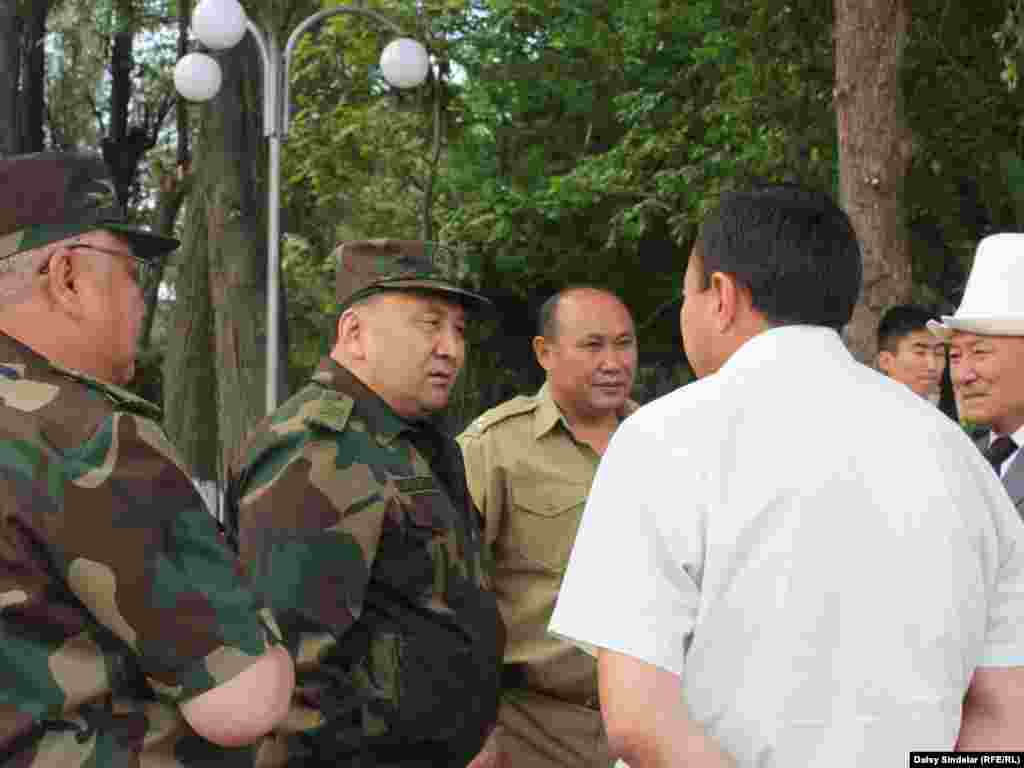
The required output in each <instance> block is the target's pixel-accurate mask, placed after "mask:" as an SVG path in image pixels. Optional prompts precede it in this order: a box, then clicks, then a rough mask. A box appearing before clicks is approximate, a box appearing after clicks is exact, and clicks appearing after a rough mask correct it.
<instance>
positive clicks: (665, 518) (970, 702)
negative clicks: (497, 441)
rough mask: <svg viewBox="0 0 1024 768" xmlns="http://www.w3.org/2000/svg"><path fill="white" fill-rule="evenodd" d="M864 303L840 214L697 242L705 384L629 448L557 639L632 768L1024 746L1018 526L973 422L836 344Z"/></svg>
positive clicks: (696, 341)
mask: <svg viewBox="0 0 1024 768" xmlns="http://www.w3.org/2000/svg"><path fill="white" fill-rule="evenodd" d="M860 283H861V259H860V251H859V248H858V246H857V242H856V237H855V235H854V233H853V230H852V228H851V226H850V224H849V221H848V220H847V218H846V216H845V214H843V213H842V211H840V210H839V209H838V208H837V207H836V206H835V204H834V203H832V201H831V200H829V199H828V198H827V197H825V196H824V195H819V194H817V193H813V192H810V191H807V190H803V189H801V188H798V187H793V186H789V185H783V186H775V187H767V188H761V189H758V190H754V191H752V192H746V193H732V194H729V195H727V196H725V197H723V200H722V203H721V206H720V208H719V210H718V211H717V212H716V213H714V214H712V215H711V216H710V217H709V218H708V219H707V220H706V221H705V222H704V224H703V226H702V229H701V232H700V236H699V238H698V242H697V244H696V246H695V247H694V249H693V253H692V254H691V256H690V259H689V264H688V265H687V270H686V276H685V280H684V295H685V299H684V302H683V307H682V309H681V311H680V322H681V325H682V333H683V342H684V345H685V347H686V353H687V356H688V358H689V360H690V363H691V365H692V366H693V368H694V371H695V372H696V373H697V374H698V376H700V377H702V378H701V379H700V380H699V381H697V382H696V383H694V384H691V385H689V386H686V387H684V388H682V389H679V390H677V391H675V392H673V393H671V394H669V395H667V396H665V397H663V398H660V399H659V400H656V401H655V402H653V403H651V404H650V405H647V406H645V407H643V408H641V409H640V410H639V411H637V412H636V413H635V414H634V415H633V416H631V417H630V418H629V419H627V420H626V421H625V422H624V423H623V424H622V426H620V428H619V429H618V431H617V432H616V433H615V435H614V436H613V437H612V440H611V443H610V445H609V446H608V450H607V452H606V453H605V455H604V458H603V459H602V462H601V465H600V467H599V469H598V472H597V476H596V478H595V481H594V485H593V489H592V491H591V495H590V497H589V500H588V502H587V506H586V510H585V512H584V515H583V520H582V523H581V526H580V529H579V534H578V537H577V539H576V543H575V546H574V549H573V554H572V557H571V559H570V563H569V568H568V571H567V573H566V576H565V580H564V582H563V586H562V590H561V594H560V597H559V600H558V603H557V605H556V608H555V612H554V615H553V617H552V620H551V625H550V628H551V630H552V631H553V632H556V633H558V634H560V635H562V636H564V637H568V638H571V639H574V640H576V641H578V642H586V643H591V644H593V645H595V646H597V647H598V648H599V651H598V670H599V682H600V694H601V709H602V713H603V715H604V718H605V724H606V728H607V732H608V737H609V741H610V743H611V745H612V749H613V751H615V753H616V754H617V755H619V756H621V757H623V758H624V759H625V760H626V761H627V762H628V763H629V764H630V766H631V767H632V768H648V767H650V766H676V765H680V766H681V765H686V766H688V767H690V766H725V765H742V766H751V767H752V766H758V768H769V767H771V766H780V767H785V768H790V767H792V766H800V767H801V768H807V767H810V766H830V767H834V766H850V768H853V767H854V766H868V765H904V764H906V761H907V759H908V752H910V751H911V750H949V749H952V748H954V747H959V748H962V749H979V748H996V747H1003V748H1011V747H1012V748H1020V747H1021V746H1022V745H1024V729H1022V728H1021V727H1020V723H1021V721H1022V719H1024V666H1022V665H1024V524H1022V523H1021V521H1020V519H1019V518H1018V517H1017V515H1016V513H1015V512H1014V510H1013V507H1012V505H1011V504H1010V503H1009V501H1008V499H1007V497H1006V494H1005V492H1004V491H1003V489H1002V487H1001V486H1000V484H999V482H998V480H997V478H996V477H995V475H994V474H993V473H992V471H991V469H990V468H989V466H988V465H987V464H986V463H985V461H984V459H983V458H982V457H981V456H980V455H979V453H978V452H977V451H976V450H975V449H974V447H973V446H972V444H971V442H970V440H969V439H968V438H967V437H966V435H965V434H964V433H963V432H962V430H960V429H959V428H958V427H957V425H956V424H954V423H952V422H951V421H950V420H949V419H947V418H945V417H944V416H943V415H942V414H941V413H939V412H938V411H937V410H936V409H935V408H934V407H932V406H931V405H930V404H929V403H927V402H926V401H925V400H923V399H922V398H920V397H918V396H916V395H915V394H914V393H913V392H911V391H910V390H909V389H907V388H906V387H904V386H903V385H901V384H899V383H897V382H894V381H892V380H889V379H887V378H885V377H884V376H882V375H880V374H879V373H878V372H877V371H874V370H872V369H870V368H868V367H866V366H863V365H861V364H859V363H857V362H856V361H855V360H854V359H853V358H852V357H851V355H850V354H849V352H848V351H847V350H846V348H845V347H844V346H843V344H842V341H841V339H840V337H839V333H838V331H839V329H840V328H842V327H843V326H844V325H845V324H846V323H847V322H848V321H849V319H850V316H851V314H852V311H853V307H854V304H855V302H856V299H857V295H858V293H859V290H860ZM880 423H881V424H885V425H886V439H885V440H882V441H880V440H879V439H878V425H879V424H880Z"/></svg>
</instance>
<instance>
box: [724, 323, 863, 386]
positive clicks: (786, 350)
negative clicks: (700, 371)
mask: <svg viewBox="0 0 1024 768" xmlns="http://www.w3.org/2000/svg"><path fill="white" fill-rule="evenodd" d="M780 353H781V354H780ZM783 354H784V355H785V356H786V360H792V359H793V357H794V356H796V357H803V356H807V357H806V359H812V358H813V357H814V356H821V355H829V356H834V357H837V358H843V359H846V360H850V359H852V355H851V354H850V351H849V350H848V349H847V348H846V346H845V345H844V344H843V340H842V339H841V338H840V337H839V333H838V332H837V331H835V330H833V329H832V328H826V327H825V326H823V325H784V326H781V327H779V328H769V329H768V330H766V331H762V332H761V333H759V334H757V335H756V336H753V337H752V338H750V339H747V341H745V342H744V343H743V344H742V345H741V346H740V348H739V349H737V350H736V351H735V352H733V354H732V357H730V358H729V359H728V360H726V361H725V364H724V365H723V366H722V367H721V368H719V369H718V371H717V372H716V373H715V374H713V375H714V376H720V375H722V374H731V373H733V372H737V371H743V370H750V369H757V368H760V367H761V366H762V365H765V364H769V363H773V362H775V361H776V360H778V359H779V358H780V357H781V356H782V355H783Z"/></svg>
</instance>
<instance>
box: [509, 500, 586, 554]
mask: <svg viewBox="0 0 1024 768" xmlns="http://www.w3.org/2000/svg"><path fill="white" fill-rule="evenodd" d="M586 500H587V489H586V488H585V487H584V486H582V485H575V484H569V483H537V484H532V483H530V484H527V483H525V482H524V483H519V484H516V485H514V486H513V491H512V507H511V509H510V510H509V515H508V520H507V521H506V525H507V541H508V546H509V548H510V549H511V550H513V551H514V552H515V553H516V554H518V555H519V556H520V557H522V558H524V559H525V560H527V561H529V562H530V563H531V564H534V565H538V566H541V567H543V568H544V569H545V570H548V571H553V572H555V573H563V572H564V571H565V567H566V565H567V563H568V560H569V554H570V552H571V551H572V544H573V541H575V539H576V530H577V528H579V524H580V517H581V516H582V514H583V506H584V504H585V503H586Z"/></svg>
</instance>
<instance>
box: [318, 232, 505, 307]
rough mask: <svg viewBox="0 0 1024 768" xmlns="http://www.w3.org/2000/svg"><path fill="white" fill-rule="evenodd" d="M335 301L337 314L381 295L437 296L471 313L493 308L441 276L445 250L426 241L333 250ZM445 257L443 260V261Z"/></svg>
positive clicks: (364, 243) (355, 243)
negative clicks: (396, 293)
mask: <svg viewBox="0 0 1024 768" xmlns="http://www.w3.org/2000/svg"><path fill="white" fill-rule="evenodd" d="M334 257H335V258H336V259H337V277H336V281H337V282H336V297H337V300H338V305H339V309H340V310H342V311H343V310H345V309H346V308H348V307H350V306H352V305H353V304H355V303H356V302H358V301H362V300H363V299H366V298H369V297H370V296H373V295H375V294H378V293H383V292H385V291H425V292H428V293H437V294H440V295H442V296H444V297H446V298H448V299H450V300H451V301H454V302H456V303H458V304H462V305H463V306H464V307H466V309H468V310H472V311H475V312H480V311H482V310H489V309H492V308H493V304H492V303H491V301H490V300H489V299H487V298H485V297H484V296H481V295H480V294H479V293H474V292H473V291H470V290H467V289H465V288H462V287H461V286H459V285H458V284H457V283H456V282H454V280H452V279H450V278H449V277H448V276H447V274H446V273H445V268H444V264H443V263H442V262H443V261H448V262H450V261H451V258H450V257H451V251H450V249H448V248H447V247H445V246H443V245H441V244H439V243H434V242H430V241H427V240H394V239H378V240H350V241H347V242H343V243H340V244H339V245H338V247H337V248H335V250H334ZM446 257H447V258H446Z"/></svg>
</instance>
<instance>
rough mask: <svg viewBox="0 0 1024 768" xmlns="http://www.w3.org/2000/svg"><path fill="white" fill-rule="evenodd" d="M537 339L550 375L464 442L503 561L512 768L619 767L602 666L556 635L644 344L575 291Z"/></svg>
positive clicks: (627, 321) (499, 579)
mask: <svg viewBox="0 0 1024 768" xmlns="http://www.w3.org/2000/svg"><path fill="white" fill-rule="evenodd" d="M538 333H539V335H538V336H537V337H536V338H534V340H533V348H534V352H535V353H536V355H537V361H538V362H539V363H540V365H541V367H542V368H543V369H544V370H545V372H546V373H547V380H546V382H545V384H544V386H543V387H541V389H540V391H539V392H537V394H535V395H533V396H520V397H516V398H513V399H512V400H509V401H507V402H505V403H502V404H501V405H499V406H497V407H495V408H492V409H491V410H489V411H487V412H486V413H484V414H483V415H482V416H480V417H479V418H478V419H477V420H476V421H474V422H473V423H472V424H471V425H470V426H469V427H468V428H467V429H466V431H465V432H463V433H462V434H461V435H460V436H459V438H458V441H459V444H460V445H461V447H462V450H463V453H464V455H465V462H466V475H467V480H468V482H469V490H470V493H471V495H472V496H473V500H474V502H475V503H476V505H477V507H478V508H479V510H480V512H481V514H482V515H483V516H484V521H485V527H484V531H485V536H486V539H487V543H488V544H489V545H490V546H491V551H492V552H493V555H494V561H495V576H494V578H495V583H494V591H495V593H496V594H497V597H498V606H499V608H500V609H501V613H502V616H503V618H504V619H505V624H506V625H507V627H508V642H507V646H506V651H505V667H504V675H503V687H504V694H503V696H502V704H501V710H500V712H499V715H498V721H499V723H500V724H501V725H502V726H504V731H503V745H504V747H505V750H506V753H507V755H508V757H509V762H510V764H511V765H514V766H516V768H549V767H550V766H603V767H605V768H606V767H607V766H611V765H614V763H615V761H614V759H613V758H611V756H610V755H609V754H608V749H607V741H606V738H605V734H604V728H603V725H602V722H601V713H600V709H599V706H598V689H597V667H596V661H595V659H594V658H593V657H592V656H591V655H588V654H587V653H586V652H585V651H583V650H581V649H580V648H577V647H576V646H574V645H572V644H571V643H569V642H567V641H564V640H560V639H558V638H555V637H553V636H551V635H549V634H548V632H547V625H548V620H549V619H550V617H551V612H552V610H553V609H554V606H555V598H556V597H557V596H558V590H559V587H560V585H561V580H562V574H563V573H564V571H565V567H566V564H567V563H568V560H569V553H570V551H571V550H572V544H573V540H574V539H575V537H576V528H577V526H578V525H579V521H580V516H581V514H582V512H583V505H584V502H585V501H586V498H587V493H588V492H589V490H590V484H591V482H592V480H593V478H594V472H595V471H596V469H597V463H598V461H599V460H600V457H601V454H602V453H603V452H604V449H605V447H606V446H607V445H608V440H609V439H610V438H611V435H612V432H614V431H615V429H616V427H618V425H619V423H620V421H621V420H622V419H623V418H625V416H627V415H628V414H629V413H631V412H632V411H633V410H635V409H636V407H637V406H636V404H635V403H633V402H632V401H631V400H629V399H628V398H629V393H630V391H631V390H632V387H633V377H634V374H635V371H636V361H637V344H636V335H635V332H634V328H633V320H632V317H631V316H630V313H629V310H628V309H627V308H626V306H625V305H624V304H623V303H622V301H621V300H620V299H619V298H618V297H617V296H615V295H614V294H612V293H610V292H608V291H604V290H601V289H597V288H591V287H575V288H569V289H566V290H564V291H562V292H561V293H559V294H556V295H555V296H553V297H552V298H550V299H548V301H547V302H545V304H544V306H543V307H541V311H540V319H539V329H538Z"/></svg>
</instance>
